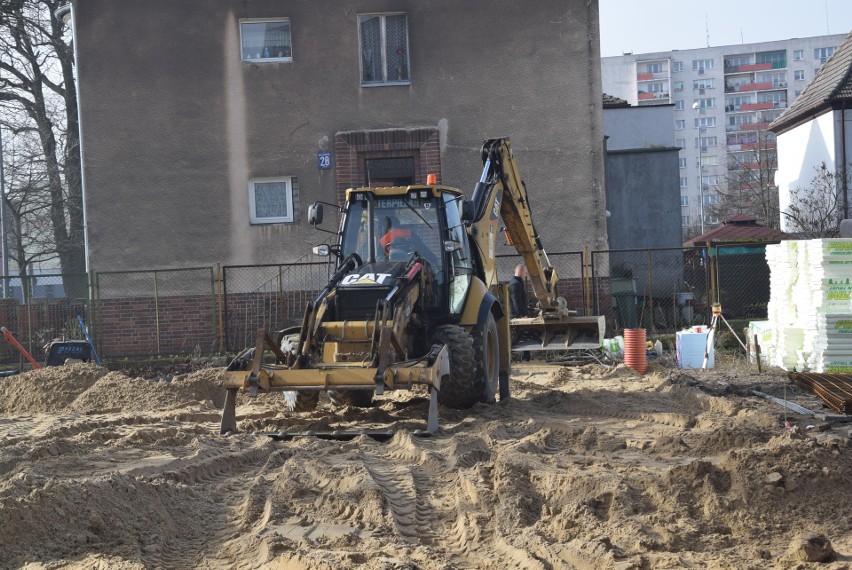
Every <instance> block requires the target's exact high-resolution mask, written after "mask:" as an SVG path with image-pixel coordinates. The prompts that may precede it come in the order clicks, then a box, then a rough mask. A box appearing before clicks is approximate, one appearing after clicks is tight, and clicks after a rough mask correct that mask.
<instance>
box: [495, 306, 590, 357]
mask: <svg viewBox="0 0 852 570" xmlns="http://www.w3.org/2000/svg"><path fill="white" fill-rule="evenodd" d="M509 327H510V329H511V331H512V351H513V352H521V351H536V350H594V349H597V348H600V347H601V344H602V343H603V339H604V333H605V332H606V323H605V319H604V317H603V315H601V316H591V317H576V316H563V317H560V318H558V319H545V318H542V317H534V318H520V319H512V320H510V321H509Z"/></svg>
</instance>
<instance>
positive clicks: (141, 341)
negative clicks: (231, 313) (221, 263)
mask: <svg viewBox="0 0 852 570" xmlns="http://www.w3.org/2000/svg"><path fill="white" fill-rule="evenodd" d="M217 287H218V283H217V276H216V270H215V268H213V267H196V268H186V269H165V270H152V271H116V272H98V273H96V274H95V278H94V311H93V319H92V321H93V326H92V328H93V329H94V331H95V337H96V339H97V345H98V350H99V353H100V354H101V356H102V357H104V358H107V357H110V356H112V357H119V356H120V357H125V356H148V355H158V356H162V355H175V354H197V355H209V354H213V353H216V352H218V351H219V350H220V347H219V334H218V330H219V326H218V323H219V308H218V301H219V300H218V296H217Z"/></svg>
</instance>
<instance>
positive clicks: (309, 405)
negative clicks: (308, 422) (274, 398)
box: [283, 390, 319, 412]
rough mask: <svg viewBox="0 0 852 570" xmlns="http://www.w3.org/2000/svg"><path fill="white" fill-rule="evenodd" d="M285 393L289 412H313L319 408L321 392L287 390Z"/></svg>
mask: <svg viewBox="0 0 852 570" xmlns="http://www.w3.org/2000/svg"><path fill="white" fill-rule="evenodd" d="M283 394H284V407H285V408H286V409H287V411H288V412H311V411H313V410H315V409H317V404H318V403H319V392H318V391H316V390H313V391H310V392H297V391H295V390H286V391H284V392H283Z"/></svg>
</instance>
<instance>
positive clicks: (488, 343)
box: [473, 313, 500, 404]
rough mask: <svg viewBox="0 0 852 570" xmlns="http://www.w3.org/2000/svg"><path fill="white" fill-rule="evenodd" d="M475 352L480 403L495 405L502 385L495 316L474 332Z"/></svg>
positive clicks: (489, 316) (491, 316) (490, 316)
mask: <svg viewBox="0 0 852 570" xmlns="http://www.w3.org/2000/svg"><path fill="white" fill-rule="evenodd" d="M473 351H474V354H475V355H476V373H477V375H478V376H479V381H480V382H481V383H482V392H481V396H480V400H479V401H480V402H485V403H486V404H493V403H494V402H496V401H497V391H498V389H499V385H500V340H499V338H498V337H497V323H496V322H495V321H494V315H492V314H491V313H488V317H487V319H486V321H485V323H484V324H483V326H481V327H479V326H478V327H476V329H475V330H474V331H473Z"/></svg>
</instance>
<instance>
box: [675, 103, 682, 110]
mask: <svg viewBox="0 0 852 570" xmlns="http://www.w3.org/2000/svg"><path fill="white" fill-rule="evenodd" d="M675 111H683V101H675Z"/></svg>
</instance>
